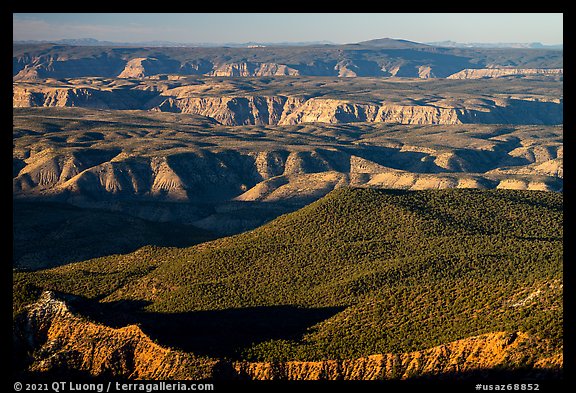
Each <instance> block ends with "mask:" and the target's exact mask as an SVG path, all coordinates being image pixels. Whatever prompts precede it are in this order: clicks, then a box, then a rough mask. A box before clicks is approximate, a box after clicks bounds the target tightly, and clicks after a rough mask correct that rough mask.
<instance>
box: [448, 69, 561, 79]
mask: <svg viewBox="0 0 576 393" xmlns="http://www.w3.org/2000/svg"><path fill="white" fill-rule="evenodd" d="M528 75H530V76H562V75H564V69H563V68H478V69H469V68H467V69H465V70H462V71H458V72H457V73H455V74H452V75H449V76H448V77H447V79H480V78H499V77H503V76H528Z"/></svg>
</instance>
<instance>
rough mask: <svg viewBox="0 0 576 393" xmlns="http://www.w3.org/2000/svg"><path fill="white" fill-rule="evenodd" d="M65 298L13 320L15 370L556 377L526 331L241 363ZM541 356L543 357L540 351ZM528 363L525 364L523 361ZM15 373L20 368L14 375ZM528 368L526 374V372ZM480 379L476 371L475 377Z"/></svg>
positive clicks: (550, 360) (134, 375)
mask: <svg viewBox="0 0 576 393" xmlns="http://www.w3.org/2000/svg"><path fill="white" fill-rule="evenodd" d="M65 298H66V297H64V296H63V295H56V294H54V293H53V292H44V293H43V294H42V296H41V297H40V298H39V299H38V301H37V302H35V303H33V304H32V305H30V306H28V307H27V308H26V309H25V310H24V311H23V312H22V313H20V314H19V315H17V317H16V319H15V325H14V330H13V334H14V335H13V337H14V344H15V348H16V352H17V355H19V356H18V357H17V359H18V360H19V363H17V364H16V365H15V366H16V369H17V371H18V372H19V373H21V374H22V375H43V374H49V375H59V374H62V375H64V374H66V375H77V374H78V375H79V374H80V373H84V375H86V374H87V375H91V376H105V377H120V378H127V379H160V380H189V379H192V380H198V379H207V378H214V379H217V380H218V379H233V380H246V379H254V380H387V379H408V378H414V377H426V376H428V377H442V376H443V375H446V374H453V373H464V374H463V375H465V373H466V372H474V371H478V370H482V373H489V372H490V370H492V369H497V368H499V367H506V369H507V370H509V371H513V370H514V369H522V370H523V371H524V373H525V374H526V375H527V376H532V377H533V378H534V377H536V378H537V377H538V375H541V374H543V373H545V375H547V376H550V375H556V376H559V375H560V373H561V369H562V365H563V357H562V352H554V351H550V350H549V349H546V347H547V344H546V342H545V340H541V339H538V338H536V337H533V336H530V335H529V334H526V333H523V332H494V333H488V334H483V335H479V336H475V337H470V338H465V339H462V340H458V341H454V342H450V343H447V344H444V345H440V346H437V347H433V348H429V349H423V350H421V351H414V352H408V353H387V354H377V355H371V356H367V357H362V358H356V359H346V360H323V361H281V362H273V363H270V362H246V361H234V362H230V361H224V360H217V359H212V358H207V357H198V356H195V355H194V354H192V353H186V352H183V351H181V350H175V349H169V348H166V347H163V346H161V345H159V344H157V343H155V342H153V341H152V340H151V339H150V338H149V337H148V336H147V335H146V334H144V333H143V332H142V330H141V329H140V328H139V327H138V326H134V325H129V326H125V327H119V328H113V327H110V326H106V325H103V324H99V323H95V322H92V321H90V320H88V319H86V318H84V317H82V316H80V315H78V314H77V313H74V312H73V311H72V310H71V309H70V306H69V305H68V304H67V302H66V300H65ZM539 351H541V352H539ZM526 359H529V360H528V361H527V360H526ZM18 367H20V369H18ZM526 369H528V370H529V371H527V370H526ZM480 375H481V373H480Z"/></svg>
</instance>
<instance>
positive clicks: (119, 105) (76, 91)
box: [12, 84, 156, 110]
mask: <svg viewBox="0 0 576 393" xmlns="http://www.w3.org/2000/svg"><path fill="white" fill-rule="evenodd" d="M155 95H156V94H155V93H154V92H150V91H145V90H137V89H133V90H127V89H116V90H114V91H110V90H102V89H98V88H92V87H52V86H38V85H33V86H30V85H27V84H23V85H15V86H14V88H13V90H12V105H13V107H15V108H20V107H35V106H48V107H82V108H93V109H119V110H126V109H139V108H141V107H143V106H145V103H146V102H148V101H149V100H150V99H152V98H153V97H154V96H155Z"/></svg>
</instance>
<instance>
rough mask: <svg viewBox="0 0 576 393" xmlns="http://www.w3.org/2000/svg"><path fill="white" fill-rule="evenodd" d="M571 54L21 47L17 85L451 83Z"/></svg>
mask: <svg viewBox="0 0 576 393" xmlns="http://www.w3.org/2000/svg"><path fill="white" fill-rule="evenodd" d="M562 67H563V51H562V50H546V49H511V48H506V49H480V48H443V47H435V46H430V45H425V44H420V43H416V42H411V41H406V40H394V39H389V38H384V39H377V40H371V41H365V42H360V43H357V44H348V45H311V46H302V47H257V48H222V47H220V48H191V47H181V48H170V47H163V48H138V47H124V48H122V47H102V46H69V45H61V44H36V45H34V44H16V43H15V44H14V45H13V50H12V70H13V76H14V79H15V80H34V79H37V78H40V79H44V78H70V77H73V78H75V77H86V76H92V77H93V76H98V77H120V78H141V77H149V76H154V75H159V74H175V75H204V76H226V77H249V76H256V77H270V76H315V77H318V76H336V77H365V76H376V77H390V76H395V77H415V78H446V77H448V76H450V75H453V74H456V73H458V72H460V71H462V70H464V69H482V68H508V69H526V68H531V69H555V70H557V71H556V72H558V73H560V75H561V73H562Z"/></svg>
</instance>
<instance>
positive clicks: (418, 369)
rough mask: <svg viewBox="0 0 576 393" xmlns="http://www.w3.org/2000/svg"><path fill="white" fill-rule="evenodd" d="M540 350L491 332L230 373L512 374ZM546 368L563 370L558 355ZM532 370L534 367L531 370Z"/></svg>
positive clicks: (524, 339) (238, 367) (523, 339)
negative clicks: (404, 349) (411, 348)
mask: <svg viewBox="0 0 576 393" xmlns="http://www.w3.org/2000/svg"><path fill="white" fill-rule="evenodd" d="M529 345H534V346H539V345H538V340H537V339H535V338H533V337H530V336H529V335H527V334H525V333H522V332H512V333H510V332H495V333H489V334H483V335H480V336H475V337H470V338H465V339H463V340H458V341H454V342H451V343H448V344H444V345H440V346H437V347H433V348H429V349H424V350H421V351H415V352H408V353H387V354H381V355H371V356H367V357H363V358H357V359H347V360H324V361H317V362H298V361H288V362H275V363H267V362H260V363H249V362H236V363H234V370H235V371H236V372H237V373H238V375H239V376H241V377H243V378H246V379H258V380H271V379H274V380H277V379H279V380H303V379H304V380H324V379H326V380H389V379H408V378H414V377H425V376H432V375H435V376H439V375H442V374H450V375H453V376H455V377H456V376H457V375H458V373H467V372H474V371H477V370H484V371H485V372H486V370H490V369H494V368H498V367H502V366H505V367H509V368H511V369H514V368H516V367H518V365H519V364H520V363H521V361H522V360H521V359H522V358H523V357H524V356H526V357H528V356H530V354H529V353H527V352H526V351H525V350H524V349H523V348H524V346H529ZM547 360H548V361H547V362H546V361H542V363H546V364H547V366H546V368H554V369H557V370H558V371H559V370H560V369H561V368H562V364H563V358H562V354H560V353H558V354H555V355H553V356H550V357H549V359H547ZM531 367H534V365H531Z"/></svg>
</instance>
